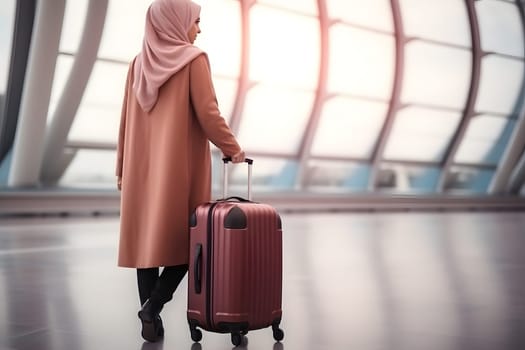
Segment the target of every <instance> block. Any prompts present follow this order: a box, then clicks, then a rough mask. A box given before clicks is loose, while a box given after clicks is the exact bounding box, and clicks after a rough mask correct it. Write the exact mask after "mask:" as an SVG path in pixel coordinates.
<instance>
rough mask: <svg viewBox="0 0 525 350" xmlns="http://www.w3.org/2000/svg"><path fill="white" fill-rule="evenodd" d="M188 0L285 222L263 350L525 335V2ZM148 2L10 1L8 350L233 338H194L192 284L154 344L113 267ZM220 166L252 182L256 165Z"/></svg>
mask: <svg viewBox="0 0 525 350" xmlns="http://www.w3.org/2000/svg"><path fill="white" fill-rule="evenodd" d="M195 2H198V3H200V4H201V5H202V12H201V24H200V26H201V29H202V33H201V34H200V35H199V36H198V38H197V41H196V45H197V46H199V47H201V48H202V49H203V50H205V51H206V52H207V53H208V55H209V58H210V62H211V67H212V73H213V81H214V85H215V89H216V93H217V98H218V102H219V107H220V109H221V111H222V114H223V116H224V118H225V119H226V120H227V121H228V123H229V124H230V125H231V127H232V129H233V131H234V132H235V134H236V135H237V137H238V139H239V141H240V143H241V145H242V147H243V148H244V149H245V150H246V152H247V155H248V156H250V157H252V158H254V159H255V163H254V169H253V197H254V200H256V201H260V202H265V203H269V204H271V205H273V206H274V207H276V208H277V210H278V211H279V213H280V214H281V217H282V223H283V232H284V233H283V276H284V280H283V311H284V312H283V329H284V330H285V333H286V336H285V339H284V342H283V343H280V342H278V343H275V342H274V340H273V339H272V337H271V334H270V333H269V332H267V331H261V332H253V333H252V332H250V335H249V338H250V343H249V348H250V349H251V350H269V349H273V350H283V349H284V348H285V347H286V349H287V350H296V349H297V350H314V349H315V350H318V349H373V350H398V349H399V350H412V349H414V350H420V349H425V350H444V349H447V350H456V349H457V350H465V349H479V350H481V349H483V350H501V349H513V350H514V349H525V331H524V329H525V328H524V326H525V304H524V300H525V279H524V277H523V276H525V274H524V273H523V272H524V271H525V254H523V252H524V251H525V235H524V234H523V233H524V231H523V228H524V227H525V215H524V213H525V186H524V183H525V69H524V62H525V58H524V54H525V47H524V43H525V36H524V33H525V15H524V6H525V5H524V1H522V0H478V1H475V0H439V1H436V0H280V1H279V0H207V1H204V0H195ZM149 4H150V1H149V0H132V1H130V0H71V1H66V0H18V1H17V0H1V1H0V301H1V302H0V349H1V350H4V349H5V350H13V349H17V350H34V349H39V350H47V349H50V350H72V349H74V350H83V349H86V350H92V349H137V348H140V349H141V350H146V349H150V350H151V349H157V350H162V349H163V348H164V349H182V348H185V349H188V348H189V349H191V350H200V349H203V348H205V349H213V350H226V349H228V350H229V349H232V346H231V343H230V341H229V337H228V336H227V335H223V334H212V333H208V332H206V334H205V335H204V339H203V347H201V346H200V345H199V344H194V343H193V342H192V341H191V338H190V336H189V332H188V328H187V319H186V295H185V294H184V293H186V291H187V288H188V286H191V283H188V282H187V281H186V280H185V281H183V284H182V286H181V287H180V290H178V291H177V294H176V295H175V297H174V299H173V302H172V303H171V305H170V306H169V307H167V308H166V309H165V310H164V311H163V319H164V321H165V327H166V337H165V341H164V343H163V342H161V343H160V344H157V345H153V344H148V343H143V341H142V339H141V336H140V328H139V322H138V319H137V317H136V315H137V313H136V312H137V311H138V307H139V305H138V298H137V295H136V294H137V293H136V273H135V271H134V270H133V269H122V268H118V267H117V253H118V244H119V243H118V242H119V237H118V235H119V226H120V222H119V216H118V213H119V205H120V193H119V192H118V191H117V189H116V177H115V163H116V141H117V136H118V127H119V121H120V110H121V105H122V99H123V94H124V85H125V76H126V72H127V69H128V65H129V62H130V61H131V60H132V59H133V58H134V56H135V55H136V54H137V53H138V51H139V50H140V48H141V43H142V38H143V30H144V17H145V13H146V10H147V8H148V6H149ZM212 150H213V151H212V152H213V192H214V193H213V197H214V198H218V197H220V196H221V195H222V184H223V181H222V180H223V178H222V162H221V161H220V158H221V154H220V153H219V152H218V150H217V149H216V148H212ZM173 161H174V162H176V161H177V160H176V159H173ZM228 170H229V171H228V176H229V181H230V184H231V186H230V187H231V188H230V190H231V191H230V194H232V195H233V194H236V195H237V194H238V195H245V193H246V192H245V191H246V179H247V176H246V168H245V166H241V165H235V166H234V165H230V166H229V168H228ZM247 348H248V346H242V347H240V349H247Z"/></svg>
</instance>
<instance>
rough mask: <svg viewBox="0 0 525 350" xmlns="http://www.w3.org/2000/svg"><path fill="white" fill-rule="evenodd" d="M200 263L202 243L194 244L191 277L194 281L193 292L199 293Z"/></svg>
mask: <svg viewBox="0 0 525 350" xmlns="http://www.w3.org/2000/svg"><path fill="white" fill-rule="evenodd" d="M201 264H202V244H200V243H199V244H197V246H195V261H194V264H193V277H194V283H195V293H196V294H200V293H201V289H202V288H201V286H202V276H201V271H202V269H201Z"/></svg>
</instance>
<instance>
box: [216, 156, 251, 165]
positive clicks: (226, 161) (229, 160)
mask: <svg viewBox="0 0 525 350" xmlns="http://www.w3.org/2000/svg"><path fill="white" fill-rule="evenodd" d="M222 161H223V162H224V164H227V163H229V162H231V161H232V157H224V158H222ZM244 163H248V165H252V164H253V159H251V158H244Z"/></svg>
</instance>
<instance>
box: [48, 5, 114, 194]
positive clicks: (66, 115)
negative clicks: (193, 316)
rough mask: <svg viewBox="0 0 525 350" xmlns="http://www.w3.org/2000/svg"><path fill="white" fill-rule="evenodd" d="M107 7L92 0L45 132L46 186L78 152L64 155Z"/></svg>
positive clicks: (95, 55)
mask: <svg viewBox="0 0 525 350" xmlns="http://www.w3.org/2000/svg"><path fill="white" fill-rule="evenodd" d="M107 7H108V0H97V1H95V0H91V1H90V2H89V4H88V9H87V14H86V18H85V20H84V29H83V32H82V37H81V39H80V44H79V47H78V52H77V54H76V55H75V59H74V62H73V67H72V68H71V72H70V73H69V78H68V80H67V82H66V85H65V87H64V90H63V92H62V96H60V99H59V100H58V104H57V107H56V109H55V112H54V115H53V118H52V119H51V123H50V125H49V127H48V129H47V133H46V138H45V144H44V156H43V162H42V169H41V172H40V180H41V181H42V183H44V184H46V185H49V184H55V183H56V182H57V181H58V180H59V179H60V177H61V176H62V174H63V173H64V170H65V169H66V168H67V165H69V163H70V161H71V160H72V158H73V157H74V154H75V153H68V154H67V156H66V155H65V154H64V146H65V145H66V143H67V137H68V134H69V131H70V129H71V125H72V124H73V121H74V120H75V116H76V114H77V111H78V107H79V105H80V102H81V100H82V96H83V95H84V91H85V89H86V86H87V83H88V81H89V78H90V76H91V72H92V71H93V66H94V65H95V62H96V61H97V53H98V48H99V46H100V41H101V38H102V32H103V30H104V22H105V19H106V13H107Z"/></svg>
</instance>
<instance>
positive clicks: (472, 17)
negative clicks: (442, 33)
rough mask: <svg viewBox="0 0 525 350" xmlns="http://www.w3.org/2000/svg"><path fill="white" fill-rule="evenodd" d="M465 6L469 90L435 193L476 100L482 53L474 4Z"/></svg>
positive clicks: (443, 181) (441, 185)
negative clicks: (469, 45)
mask: <svg viewBox="0 0 525 350" xmlns="http://www.w3.org/2000/svg"><path fill="white" fill-rule="evenodd" d="M465 5H466V7H467V13H468V17H469V22H470V32H471V41H472V69H471V80H470V90H469V94H468V97H467V102H466V105H465V109H464V112H463V116H462V118H461V121H460V123H459V125H458V128H457V129H456V131H455V133H454V135H453V136H452V140H451V141H450V143H449V145H448V147H447V150H446V151H445V155H444V157H443V161H442V166H441V175H440V178H439V181H438V184H437V189H436V190H437V192H443V191H444V189H445V185H446V181H447V176H448V172H449V170H450V167H451V166H452V164H453V163H454V157H455V156H456V153H457V151H458V149H459V146H460V144H461V141H462V140H463V136H464V135H465V132H466V131H467V128H468V126H469V124H470V120H471V119H472V117H473V116H474V114H475V106H476V100H477V97H478V90H479V81H480V75H481V58H482V57H483V55H484V53H483V51H482V49H481V38H480V31H479V23H478V17H477V14H476V7H475V4H474V2H473V1H470V0H465Z"/></svg>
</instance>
